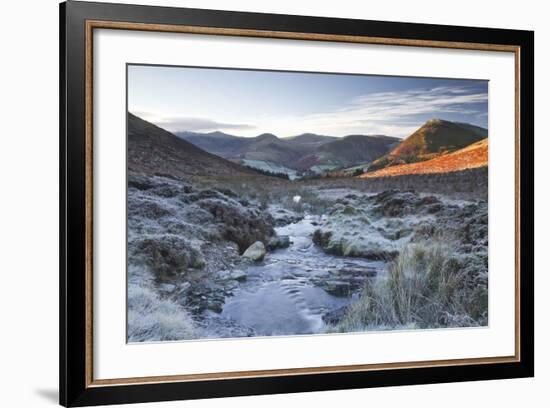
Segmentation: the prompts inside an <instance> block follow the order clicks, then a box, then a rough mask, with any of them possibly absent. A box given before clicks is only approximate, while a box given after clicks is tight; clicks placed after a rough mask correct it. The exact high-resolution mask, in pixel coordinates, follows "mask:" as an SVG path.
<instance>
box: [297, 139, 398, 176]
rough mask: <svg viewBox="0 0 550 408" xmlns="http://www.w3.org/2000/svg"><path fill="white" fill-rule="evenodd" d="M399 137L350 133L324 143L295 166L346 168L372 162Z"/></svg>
mask: <svg viewBox="0 0 550 408" xmlns="http://www.w3.org/2000/svg"><path fill="white" fill-rule="evenodd" d="M399 140H400V139H398V138H395V137H390V136H382V135H350V136H345V137H343V138H336V140H333V141H331V142H328V143H324V144H322V145H320V146H318V147H317V148H315V150H314V151H313V152H312V153H310V154H309V155H306V156H304V157H302V158H301V159H300V160H298V161H297V162H296V163H295V168H298V169H301V170H306V169H310V168H312V167H316V166H317V167H319V166H320V167H328V166H331V167H333V168H345V167H350V166H354V165H356V164H361V163H370V162H372V161H374V160H375V159H377V158H379V157H380V156H383V155H384V154H386V153H387V152H388V151H390V150H391V149H392V148H393V147H394V146H395V145H397V143H399Z"/></svg>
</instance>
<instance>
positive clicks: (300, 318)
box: [218, 215, 384, 336]
mask: <svg viewBox="0 0 550 408" xmlns="http://www.w3.org/2000/svg"><path fill="white" fill-rule="evenodd" d="M319 220H320V217H319V216H313V215H306V216H305V217H304V218H303V219H302V220H301V221H299V222H296V223H292V224H289V225H286V226H283V227H278V228H276V232H277V234H278V235H288V236H289V237H290V241H291V244H290V246H289V247H288V248H284V249H278V250H275V251H273V252H269V253H268V254H267V255H266V257H265V259H264V260H263V262H261V263H258V264H253V265H249V266H248V267H247V268H246V269H245V271H246V274H247V280H246V281H245V282H242V283H241V284H240V285H239V287H238V288H237V289H236V290H235V291H234V293H233V295H232V296H229V297H227V298H226V300H225V304H224V307H223V310H222V312H221V314H220V315H218V316H219V317H221V320H222V321H223V320H225V321H230V322H232V323H234V324H237V325H239V326H242V327H246V328H248V330H249V335H254V336H280V335H296V334H313V333H321V332H323V331H324V329H325V327H326V323H325V320H324V319H323V316H324V315H326V314H327V313H329V312H334V311H338V310H343V308H344V307H345V306H346V305H348V304H349V303H350V302H351V301H353V300H354V298H356V297H357V295H358V292H359V291H360V289H361V287H362V286H363V285H364V283H365V280H366V279H369V278H370V279H372V278H374V277H376V276H377V275H378V274H379V273H381V271H383V270H384V262H382V261H369V260H366V259H361V258H345V257H338V256H333V255H328V254H325V253H324V252H323V251H322V250H321V249H319V248H318V247H317V246H316V245H314V244H313V242H312V240H311V236H312V233H313V231H314V230H315V228H316V226H315V225H316V224H317V222H318V221H319Z"/></svg>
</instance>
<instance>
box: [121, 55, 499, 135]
mask: <svg viewBox="0 0 550 408" xmlns="http://www.w3.org/2000/svg"><path fill="white" fill-rule="evenodd" d="M128 110H129V111H130V112H132V113H134V114H136V115H138V116H140V117H142V118H143V119H145V120H148V121H151V122H153V123H155V124H156V125H158V126H161V127H163V128H165V129H167V130H169V131H172V132H178V131H193V132H211V131H215V130H220V131H223V132H226V133H230V134H234V135H237V136H246V137H252V136H257V135H259V134H261V133H273V134H275V135H277V136H280V137H288V136H295V135H298V134H301V133H310V132H311V133H317V134H323V135H331V136H345V135H349V134H385V135H389V136H397V137H406V136H408V135H410V134H411V133H412V132H414V130H416V129H417V128H418V127H420V126H421V125H422V124H423V123H424V122H425V121H426V120H429V119H432V118H440V119H446V120H451V121H460V122H468V123H471V124H474V125H478V126H482V127H487V120H488V118H487V110H488V83H487V81H479V80H461V79H458V80H456V79H432V78H411V77H384V76H371V75H345V74H312V73H298V72H276V71H252V70H233V69H216V68H186V67H160V66H148V65H129V66H128Z"/></svg>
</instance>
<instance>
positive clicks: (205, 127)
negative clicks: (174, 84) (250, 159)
mask: <svg viewBox="0 0 550 408" xmlns="http://www.w3.org/2000/svg"><path fill="white" fill-rule="evenodd" d="M134 113H135V115H137V116H139V117H140V118H142V119H144V120H147V121H149V122H152V123H154V124H155V125H157V126H160V127H162V128H163V129H166V130H168V131H170V132H183V131H190V132H210V131H215V130H251V129H254V128H255V126H253V125H250V124H247V123H224V122H218V121H215V120H213V119H208V118H194V117H165V116H161V115H157V114H155V113H151V112H134Z"/></svg>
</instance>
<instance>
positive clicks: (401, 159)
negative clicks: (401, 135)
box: [368, 119, 487, 171]
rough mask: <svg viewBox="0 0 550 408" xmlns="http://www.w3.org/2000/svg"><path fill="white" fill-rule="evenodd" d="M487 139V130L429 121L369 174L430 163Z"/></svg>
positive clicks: (373, 166)
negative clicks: (398, 166)
mask: <svg viewBox="0 0 550 408" xmlns="http://www.w3.org/2000/svg"><path fill="white" fill-rule="evenodd" d="M486 137H487V129H484V128H481V127H477V126H474V125H470V124H467V123H459V122H449V121H446V120H441V119H432V120H429V121H427V122H426V123H425V124H424V125H423V126H422V127H420V128H419V129H418V130H417V131H416V132H414V133H413V134H412V135H410V136H409V137H407V138H406V139H404V140H403V141H402V142H401V143H399V144H398V145H397V146H396V147H395V148H394V149H393V150H392V151H391V152H390V153H388V154H387V155H385V156H383V157H381V158H379V159H378V160H376V161H374V162H373V163H372V165H371V166H370V167H369V169H368V170H369V171H376V170H379V169H382V168H386V167H390V166H395V165H399V164H406V163H415V162H420V161H424V160H430V159H433V158H435V157H437V156H440V155H443V154H446V153H450V152H454V151H456V150H458V149H461V148H463V147H465V146H468V145H470V144H472V143H474V142H477V141H479V140H481V139H484V138H486Z"/></svg>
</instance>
